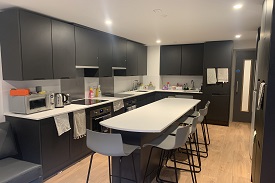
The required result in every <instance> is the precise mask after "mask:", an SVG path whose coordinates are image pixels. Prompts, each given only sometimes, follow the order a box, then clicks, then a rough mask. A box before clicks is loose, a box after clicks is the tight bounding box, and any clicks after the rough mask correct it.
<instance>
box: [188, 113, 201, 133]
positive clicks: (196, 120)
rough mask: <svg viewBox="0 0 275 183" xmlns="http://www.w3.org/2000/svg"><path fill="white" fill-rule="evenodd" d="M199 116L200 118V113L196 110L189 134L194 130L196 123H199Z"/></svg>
mask: <svg viewBox="0 0 275 183" xmlns="http://www.w3.org/2000/svg"><path fill="white" fill-rule="evenodd" d="M199 118H200V113H199V112H198V115H197V116H196V117H194V118H193V121H192V128H191V133H190V134H193V133H195V132H196V129H197V124H198V123H199Z"/></svg>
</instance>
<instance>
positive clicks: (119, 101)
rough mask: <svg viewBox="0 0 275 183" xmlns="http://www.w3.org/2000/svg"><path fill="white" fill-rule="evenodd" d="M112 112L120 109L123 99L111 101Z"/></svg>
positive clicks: (122, 105)
mask: <svg viewBox="0 0 275 183" xmlns="http://www.w3.org/2000/svg"><path fill="white" fill-rule="evenodd" d="M113 107H114V112H116V111H118V110H119V109H122V108H123V107H124V103H123V100H117V101H114V102H113Z"/></svg>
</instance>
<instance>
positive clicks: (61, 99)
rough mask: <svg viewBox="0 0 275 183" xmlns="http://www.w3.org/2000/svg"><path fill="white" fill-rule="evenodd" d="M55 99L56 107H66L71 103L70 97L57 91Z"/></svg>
mask: <svg viewBox="0 0 275 183" xmlns="http://www.w3.org/2000/svg"><path fill="white" fill-rule="evenodd" d="M54 99H55V107H56V108H61V107H64V106H65V105H66V104H68V103H69V97H68V95H66V94H64V93H55V97H54Z"/></svg>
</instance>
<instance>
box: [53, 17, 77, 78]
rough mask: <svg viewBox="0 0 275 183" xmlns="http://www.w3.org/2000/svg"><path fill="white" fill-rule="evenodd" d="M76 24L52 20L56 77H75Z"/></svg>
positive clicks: (54, 73)
mask: <svg viewBox="0 0 275 183" xmlns="http://www.w3.org/2000/svg"><path fill="white" fill-rule="evenodd" d="M74 40H75V39H74V26H73V25H70V24H67V23H64V22H61V21H57V20H52V45H53V75H54V79H64V78H75V77H76V68H75V42H74Z"/></svg>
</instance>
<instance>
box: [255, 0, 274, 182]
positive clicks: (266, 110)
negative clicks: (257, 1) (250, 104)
mask: <svg viewBox="0 0 275 183" xmlns="http://www.w3.org/2000/svg"><path fill="white" fill-rule="evenodd" d="M273 10H274V2H273V0H265V1H264V4H263V12H262V20H261V33H260V40H259V44H258V53H257V56H258V58H257V61H258V87H257V88H258V89H257V96H258V99H259V86H260V84H261V83H265V89H264V92H263V98H262V103H261V104H260V105H259V106H257V109H256V113H255V130H256V136H255V139H254V145H253V159H252V165H253V166H252V181H253V183H269V182H273V181H274V180H275V174H274V169H275V156H274V154H275V148H274V141H273V139H275V133H274V131H275V123H274V121H275V116H274V113H275V108H274V100H275V97H274V93H275V64H274V63H275V53H274V51H272V50H274V49H275V16H274V12H273Z"/></svg>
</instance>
